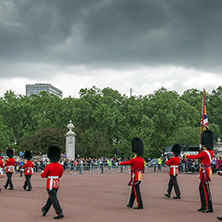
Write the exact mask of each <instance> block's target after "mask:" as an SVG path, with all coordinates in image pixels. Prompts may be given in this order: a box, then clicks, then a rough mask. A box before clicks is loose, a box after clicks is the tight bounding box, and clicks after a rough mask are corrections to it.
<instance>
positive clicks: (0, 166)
mask: <svg viewBox="0 0 222 222" xmlns="http://www.w3.org/2000/svg"><path fill="white" fill-rule="evenodd" d="M0 168H3V161H2V159H0Z"/></svg>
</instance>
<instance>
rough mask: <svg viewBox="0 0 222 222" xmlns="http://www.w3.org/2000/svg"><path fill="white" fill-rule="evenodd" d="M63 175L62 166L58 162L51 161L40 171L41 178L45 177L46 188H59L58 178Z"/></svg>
mask: <svg viewBox="0 0 222 222" xmlns="http://www.w3.org/2000/svg"><path fill="white" fill-rule="evenodd" d="M62 175H63V167H62V165H61V164H59V163H55V162H52V163H50V164H49V165H46V167H45V169H44V171H43V172H42V173H41V177H42V178H47V182H46V189H49V190H52V189H53V188H54V189H59V178H61V177H62Z"/></svg>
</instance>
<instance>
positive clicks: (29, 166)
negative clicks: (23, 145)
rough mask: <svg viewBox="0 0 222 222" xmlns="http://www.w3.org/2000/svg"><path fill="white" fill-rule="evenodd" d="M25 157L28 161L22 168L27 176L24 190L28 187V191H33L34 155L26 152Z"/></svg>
mask: <svg viewBox="0 0 222 222" xmlns="http://www.w3.org/2000/svg"><path fill="white" fill-rule="evenodd" d="M24 157H25V159H27V162H25V163H24V165H23V166H22V168H23V169H24V174H25V183H24V185H23V189H24V190H26V188H27V186H28V189H27V191H31V190H32V185H31V177H32V173H33V162H32V161H31V159H32V153H31V152H30V151H28V150H26V151H25V154H24Z"/></svg>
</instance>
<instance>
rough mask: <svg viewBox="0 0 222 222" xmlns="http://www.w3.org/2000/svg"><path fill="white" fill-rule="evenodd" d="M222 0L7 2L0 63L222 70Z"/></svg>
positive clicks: (0, 28) (1, 13)
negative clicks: (160, 66) (181, 67)
mask: <svg viewBox="0 0 222 222" xmlns="http://www.w3.org/2000/svg"><path fill="white" fill-rule="evenodd" d="M221 6H222V1H220V0H214V1H209V0H195V1H193V0H186V1H178V0H168V1H163V0H162V1H161V0H121V1H120V0H81V1H79V0H65V1H64V0H53V1H50V0H38V1H36V0H20V1H16V0H3V1H1V2H0V48H1V50H0V64H4V66H10V65H12V64H15V63H21V64H24V63H26V62H28V63H37V64H38V63H45V64H47V63H48V64H50V65H54V64H55V65H59V66H69V65H75V64H77V65H81V64H84V65H96V66H99V67H118V66H122V67H128V65H129V64H131V65H132V64H135V65H138V64H139V65H144V66H158V65H178V66H185V67H194V68H197V69H200V70H201V69H202V70H210V71H218V72H219V71H221V68H222V66H221V49H222V45H221V28H220V26H221V25H220V23H221V20H222V13H221Z"/></svg>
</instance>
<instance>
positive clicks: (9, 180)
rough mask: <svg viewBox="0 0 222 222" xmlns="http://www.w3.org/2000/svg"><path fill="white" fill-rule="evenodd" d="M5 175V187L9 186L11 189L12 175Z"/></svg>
mask: <svg viewBox="0 0 222 222" xmlns="http://www.w3.org/2000/svg"><path fill="white" fill-rule="evenodd" d="M6 175H7V181H6V184H5V187H6V188H7V187H8V185H9V186H10V188H13V184H12V173H6Z"/></svg>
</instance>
